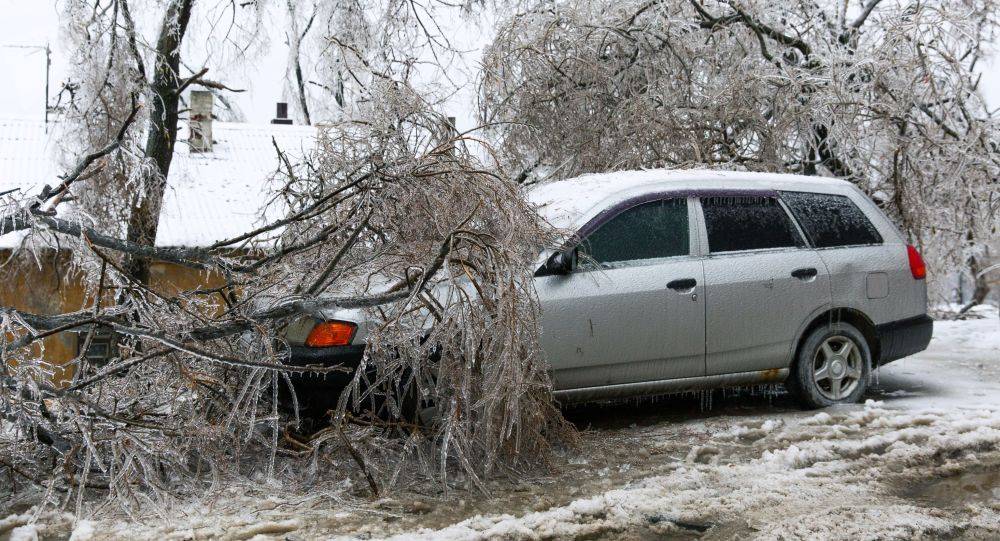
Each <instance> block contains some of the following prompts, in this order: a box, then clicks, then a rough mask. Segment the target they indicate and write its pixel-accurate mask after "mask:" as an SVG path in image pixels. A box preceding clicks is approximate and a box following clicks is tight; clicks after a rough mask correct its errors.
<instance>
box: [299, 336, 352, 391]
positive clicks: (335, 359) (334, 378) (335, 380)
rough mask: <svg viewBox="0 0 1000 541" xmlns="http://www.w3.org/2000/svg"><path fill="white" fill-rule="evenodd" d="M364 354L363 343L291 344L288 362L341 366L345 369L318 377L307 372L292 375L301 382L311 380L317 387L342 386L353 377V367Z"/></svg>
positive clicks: (302, 364) (301, 364) (306, 364)
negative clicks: (321, 346)
mask: <svg viewBox="0 0 1000 541" xmlns="http://www.w3.org/2000/svg"><path fill="white" fill-rule="evenodd" d="M364 354H365V346H364V344H361V345H352V346H336V347H329V348H310V347H305V346H291V356H290V357H289V360H288V364H291V365H294V366H310V365H313V366H338V365H339V366H342V367H344V368H345V369H346V370H345V371H343V372H339V371H338V372H331V373H329V374H326V375H323V376H320V377H319V378H317V377H316V376H315V375H312V374H309V373H308V372H307V373H302V374H297V375H295V376H292V377H293V378H295V379H297V380H300V381H303V382H305V381H309V382H312V384H313V385H315V386H318V387H325V388H330V387H343V386H345V385H347V384H348V383H350V382H351V378H353V377H354V369H356V368H357V367H358V366H359V365H360V364H361V358H362V357H364Z"/></svg>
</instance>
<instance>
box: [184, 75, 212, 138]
mask: <svg viewBox="0 0 1000 541" xmlns="http://www.w3.org/2000/svg"><path fill="white" fill-rule="evenodd" d="M213 99H214V98H213V96H212V93H211V92H208V91H207V90H192V91H191V112H190V113H189V115H188V128H189V130H190V135H189V136H188V144H189V145H190V148H191V152H211V151H212V101H213Z"/></svg>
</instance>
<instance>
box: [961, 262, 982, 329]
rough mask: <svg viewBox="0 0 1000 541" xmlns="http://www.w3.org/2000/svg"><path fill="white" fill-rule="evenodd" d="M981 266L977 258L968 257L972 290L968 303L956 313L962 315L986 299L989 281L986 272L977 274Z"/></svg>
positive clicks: (980, 270)
mask: <svg viewBox="0 0 1000 541" xmlns="http://www.w3.org/2000/svg"><path fill="white" fill-rule="evenodd" d="M982 270H983V266H982V265H981V264H980V263H979V258H977V257H976V256H972V257H970V258H969V272H970V273H972V280H973V284H974V288H973V290H972V299H970V300H969V302H968V304H966V305H965V306H963V307H962V309H961V310H959V311H958V315H964V314H965V313H966V312H968V311H969V310H972V308H973V307H975V306H977V305H980V304H982V303H983V302H984V301H986V297H987V296H989V294H990V283H989V281H988V280H987V279H986V274H982V275H979V273H980V272H982Z"/></svg>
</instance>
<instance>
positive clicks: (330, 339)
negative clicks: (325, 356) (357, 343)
mask: <svg viewBox="0 0 1000 541" xmlns="http://www.w3.org/2000/svg"><path fill="white" fill-rule="evenodd" d="M356 330H358V326H357V325H355V324H353V323H348V322H346V321H324V322H322V323H317V324H316V326H315V327H313V328H312V330H311V331H309V336H307V337H306V345H307V346H309V347H311V348H327V347H331V346H346V345H348V344H350V343H351V339H353V338H354V332H355V331H356Z"/></svg>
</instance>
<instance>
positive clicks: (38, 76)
mask: <svg viewBox="0 0 1000 541" xmlns="http://www.w3.org/2000/svg"><path fill="white" fill-rule="evenodd" d="M0 13H2V14H3V16H2V18H0V73H3V74H4V75H5V81H4V83H3V84H0V117H17V118H41V117H42V116H43V113H44V108H43V107H44V103H45V54H44V52H42V51H41V50H40V49H32V48H17V47H7V46H9V45H14V46H29V47H30V46H44V45H45V43H46V42H48V43H49V44H50V45H51V47H52V71H51V83H50V89H51V96H52V97H53V99H54V97H55V94H56V92H57V91H58V89H59V86H60V83H61V82H62V81H63V79H64V77H65V74H66V72H67V60H68V59H67V57H68V55H67V54H66V53H65V52H64V51H63V50H62V47H61V44H60V42H59V35H58V34H59V31H58V24H59V21H58V16H57V13H56V9H55V2H54V1H53V0H0ZM274 15H275V16H277V17H280V16H281V11H280V10H276V13H275V14H274ZM466 34H468V32H466ZM476 35H479V34H476ZM286 54H287V48H286V47H285V45H284V39H283V36H279V35H275V36H273V37H272V38H271V45H270V47H269V49H268V50H267V51H266V52H265V53H264V54H263V55H262V56H261V57H259V58H258V59H257V60H256V61H255V62H254V63H253V65H252V66H249V67H247V68H245V69H242V70H240V71H239V72H238V73H237V74H229V75H228V76H227V77H226V78H225V80H226V82H227V83H228V84H229V85H230V86H234V87H238V88H245V89H247V92H245V93H242V94H239V95H237V96H236V97H235V100H236V102H237V103H238V105H239V106H240V108H241V109H242V110H243V113H244V114H245V115H246V118H247V121H248V122H253V123H266V122H268V121H269V120H270V119H271V117H272V116H273V115H274V103H275V102H277V101H285V100H283V99H282V89H283V83H282V76H283V74H284V71H285V58H286ZM474 62H475V60H474V59H473V60H471V62H466V66H465V67H464V68H458V69H460V70H464V71H466V72H467V71H468V65H469V64H474ZM983 70H984V71H983V82H982V88H983V92H984V94H985V96H986V99H987V101H988V103H989V104H990V107H992V108H1000V60H998V59H996V58H994V59H992V60H991V61H990V62H986V63H983ZM467 75H468V73H466V74H465V76H463V77H460V78H461V79H463V80H464V79H467ZM453 101H454V103H453V104H452V105H450V107H451V108H452V109H453V110H454V113H453V114H455V115H456V116H458V117H459V122H458V123H459V126H458V127H459V129H465V128H466V127H469V125H470V124H471V122H472V118H471V117H472V110H473V109H472V106H473V104H472V89H468V90H467V91H466V92H463V93H462V94H460V95H458V96H456V97H455V98H454V99H453ZM463 117H464V118H463Z"/></svg>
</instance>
